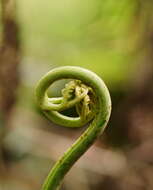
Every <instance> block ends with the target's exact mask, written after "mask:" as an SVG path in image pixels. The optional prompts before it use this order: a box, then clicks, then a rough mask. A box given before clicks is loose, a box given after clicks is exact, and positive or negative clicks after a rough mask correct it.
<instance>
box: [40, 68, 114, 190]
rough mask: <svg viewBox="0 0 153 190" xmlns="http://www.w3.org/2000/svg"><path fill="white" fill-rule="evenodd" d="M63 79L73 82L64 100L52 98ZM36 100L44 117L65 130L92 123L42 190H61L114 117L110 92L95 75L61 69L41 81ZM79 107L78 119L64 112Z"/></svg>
mask: <svg viewBox="0 0 153 190" xmlns="http://www.w3.org/2000/svg"><path fill="white" fill-rule="evenodd" d="M61 79H73V81H72V82H70V83H69V84H67V85H66V87H65V89H64V90H63V91H62V95H63V97H58V98H49V97H48V95H47V90H48V88H49V87H50V85H51V84H53V83H54V82H55V81H57V80H61ZM36 100H37V103H38V105H39V106H40V108H41V109H42V110H43V112H44V114H45V115H46V116H47V117H48V118H49V119H50V120H51V121H53V122H54V123H56V124H58V125H62V126H65V127H81V126H83V125H85V124H87V123H89V122H90V124H89V127H88V128H87V129H86V131H85V132H84V133H83V134H82V135H81V136H80V137H79V138H78V139H77V140H76V142H75V143H74V144H73V145H72V146H71V147H70V148H69V149H68V150H67V151H66V152H65V153H64V155H63V156H62V157H61V158H60V159H59V160H58V161H57V162H56V163H55V165H54V166H53V168H52V169H51V171H50V172H49V175H48V177H47V178H46V180H45V182H44V185H43V187H42V190H57V189H59V188H60V185H61V182H62V180H63V178H64V176H65V175H66V173H67V172H68V171H69V170H70V168H71V167H72V166H73V164H74V163H75V162H76V161H77V160H78V159H79V158H80V157H81V156H82V155H83V154H84V153H85V152H86V151H87V150H88V148H89V147H90V146H91V145H92V144H93V143H94V141H95V140H96V139H97V137H98V136H99V135H101V134H102V132H103V131H104V129H105V126H106V125H107V122H108V120H109V117H110V113H111V99H110V95H109V91H108V89H107V87H106V85H105V84H104V82H103V81H102V79H101V78H100V77H98V76H97V75H96V74H95V73H93V72H91V71H89V70H87V69H84V68H81V67H75V66H65V67H58V68H55V69H53V70H51V71H50V72H48V73H47V74H46V75H45V76H44V77H42V78H41V79H40V81H39V82H38V84H37V87H36ZM73 106H75V107H76V110H77V113H78V115H79V116H78V117H68V116H65V115H63V114H61V113H60V112H61V111H63V110H66V109H69V108H71V107H73Z"/></svg>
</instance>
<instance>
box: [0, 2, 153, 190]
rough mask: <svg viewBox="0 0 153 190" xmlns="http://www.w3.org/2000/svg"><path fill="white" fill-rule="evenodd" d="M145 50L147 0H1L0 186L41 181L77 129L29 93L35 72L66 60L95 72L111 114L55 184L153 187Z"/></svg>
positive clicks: (27, 189)
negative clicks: (52, 116) (48, 113)
mask: <svg viewBox="0 0 153 190" xmlns="http://www.w3.org/2000/svg"><path fill="white" fill-rule="evenodd" d="M152 51H153V2H152V1H151V0H146V1H145V2H144V1H141V0H122V1H114V0H106V1H101V0H96V1H95V0H84V1H81V0H63V1H59V0H57V1H49V0H44V1H41V0H31V1H27V0H16V1H15V0H7V1H6V0H1V1H0V105H1V106H0V190H9V189H11V190H36V189H41V185H42V183H43V180H44V179H45V177H46V175H47V174H48V171H49V169H50V168H51V167H52V165H53V163H54V162H55V161H56V160H57V159H58V157H59V156H60V155H62V153H63V152H64V151H65V150H66V149H67V147H69V146H70V144H72V142H74V139H76V138H77V137H78V136H79V135H80V134H81V133H82V131H83V130H84V129H79V130H73V129H67V128H63V127H60V126H55V124H53V123H50V121H48V120H47V119H46V118H45V117H44V115H43V114H42V113H41V110H39V108H38V107H37V105H36V103H35V100H34V89H35V85H36V83H37V81H38V80H39V79H40V77H41V76H43V75H44V74H45V73H46V72H48V71H49V70H51V69H52V68H55V67H57V66H63V65H76V66H81V67H84V68H87V69H90V70H92V71H94V72H95V73H97V74H98V75H99V76H100V77H102V79H103V80H104V81H105V83H106V84H107V86H108V88H109V90H110V93H111V97H112V102H113V112H112V117H111V120H110V122H109V125H108V128H107V129H106V132H105V134H104V135H103V136H102V137H101V138H100V139H99V140H98V141H97V142H96V144H95V145H94V146H93V147H92V148H91V149H90V150H89V151H88V152H87V153H86V154H85V155H84V156H83V158H81V160H80V161H79V162H78V163H77V164H76V165H75V167H74V168H73V169H72V170H71V171H70V173H69V174H68V175H67V177H66V178H65V180H64V183H63V186H62V189H63V190H92V189H95V190H101V189H105V190H129V189H132V190H143V189H144V190H145V189H147V190H152V189H153V182H152V178H153V168H152V163H153V162H152V161H153V154H152V148H153V142H152V137H153V129H152V128H153V126H152V123H153V101H152V98H153V86H152V83H153V64H152V61H153V57H152ZM63 85H64V82H61V83H60V84H57V86H56V85H54V86H53V87H52V95H57V94H59V89H60V88H61V87H63Z"/></svg>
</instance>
